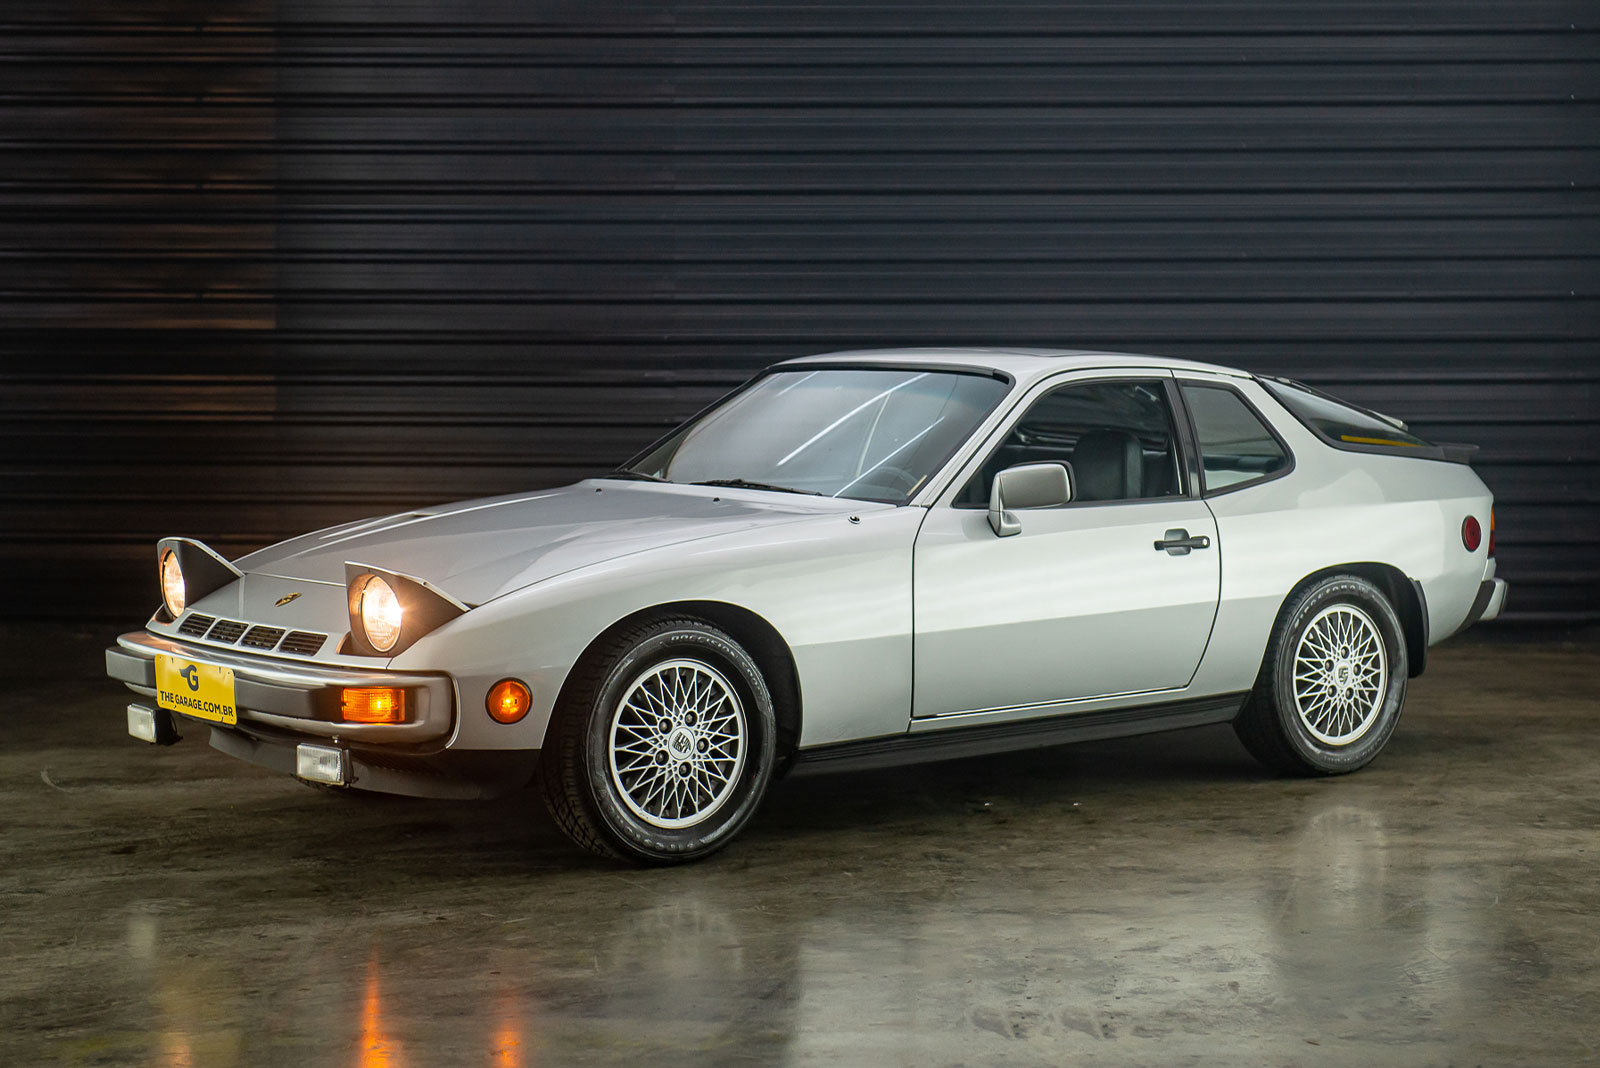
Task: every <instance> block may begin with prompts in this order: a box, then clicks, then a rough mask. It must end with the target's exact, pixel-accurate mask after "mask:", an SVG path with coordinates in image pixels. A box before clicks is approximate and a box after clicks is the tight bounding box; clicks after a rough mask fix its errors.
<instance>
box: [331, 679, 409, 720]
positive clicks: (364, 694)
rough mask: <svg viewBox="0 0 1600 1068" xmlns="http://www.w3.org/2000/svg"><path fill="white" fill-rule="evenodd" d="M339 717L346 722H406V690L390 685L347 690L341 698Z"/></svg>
mask: <svg viewBox="0 0 1600 1068" xmlns="http://www.w3.org/2000/svg"><path fill="white" fill-rule="evenodd" d="M339 718H340V719H343V720H344V721H345V722H346V723H404V722H405V721H406V692H405V691H404V690H396V689H394V688H392V687H389V686H367V687H363V688H361V689H359V690H346V691H344V693H343V694H342V695H341V696H340V698H339Z"/></svg>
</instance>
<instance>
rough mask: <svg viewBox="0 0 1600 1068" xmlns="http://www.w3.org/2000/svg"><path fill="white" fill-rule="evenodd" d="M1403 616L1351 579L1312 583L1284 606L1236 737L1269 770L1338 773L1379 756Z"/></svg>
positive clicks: (1399, 698)
mask: <svg viewBox="0 0 1600 1068" xmlns="http://www.w3.org/2000/svg"><path fill="white" fill-rule="evenodd" d="M1407 668H1408V664H1407V660H1406V644H1405V637H1404V634H1403V632H1402V630H1401V627H1400V619H1399V617H1398V616H1397V615H1396V614H1395V610H1394V607H1393V606H1392V605H1391V604H1390V603H1389V600H1388V598H1387V597H1386V596H1384V594H1383V591H1382V590H1380V589H1378V587H1377V586H1374V585H1373V584H1372V583H1371V582H1368V581H1367V580H1366V579H1363V578H1360V577H1358V576H1355V575H1334V576H1331V577H1329V578H1325V579H1322V580H1320V581H1318V582H1315V583H1312V584H1311V585H1310V586H1307V587H1306V588H1305V589H1304V590H1301V591H1300V592H1299V593H1297V594H1296V595H1295V596H1294V597H1293V598H1292V599H1291V600H1290V602H1289V603H1288V604H1287V605H1285V606H1284V609H1283V613H1282V614H1281V615H1280V617H1279V619H1278V622H1277V625H1276V626H1275V627H1274V628H1273V633H1272V640H1271V641H1270V642H1269V643H1268V646H1267V654H1266V657H1265V659H1264V660H1263V662H1262V665H1261V674H1260V676H1259V677H1258V678H1257V680H1256V685H1255V689H1254V690H1253V691H1252V692H1251V695H1250V699H1249V701H1248V702H1247V703H1246V705H1245V707H1244V710H1243V711H1242V712H1240V713H1239V717H1238V719H1237V720H1235V721H1234V730H1235V731H1236V732H1237V733H1238V735H1239V740H1240V741H1242V742H1243V743H1244V745H1245V748H1246V749H1248V750H1250V752H1251V753H1252V754H1253V755H1254V756H1255V757H1256V758H1257V759H1258V760H1260V761H1261V762H1262V763H1264V764H1266V765H1267V766H1268V767H1271V768H1274V769H1276V770H1278V771H1281V772H1284V773H1286V774H1291V775H1338V774H1342V773H1344V772H1349V771H1355V770H1356V769H1357V768H1361V767H1364V766H1366V765H1367V764H1368V763H1370V762H1371V761H1372V759H1373V758H1374V757H1376V756H1377V755H1378V753H1379V752H1380V751H1381V750H1382V749H1383V747H1384V745H1385V744H1386V743H1387V742H1388V741H1389V736H1390V735H1391V734H1393V733H1394V728H1395V725H1396V724H1397V723H1398V722H1399V721H1400V711H1401V708H1402V706H1403V705H1404V704H1405V694H1406V677H1407V673H1408V672H1407Z"/></svg>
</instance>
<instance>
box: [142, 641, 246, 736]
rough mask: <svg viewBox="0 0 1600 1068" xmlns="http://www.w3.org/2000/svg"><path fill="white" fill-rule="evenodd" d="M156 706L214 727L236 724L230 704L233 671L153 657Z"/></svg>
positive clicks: (235, 706)
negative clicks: (208, 721) (218, 724)
mask: <svg viewBox="0 0 1600 1068" xmlns="http://www.w3.org/2000/svg"><path fill="white" fill-rule="evenodd" d="M156 704H158V705H160V706H161V707H162V708H165V709H166V710H167V711H169V712H182V713H183V714H184V715H186V716H193V717H194V718H195V719H206V720H210V721H211V722H213V723H237V722H239V709H238V706H237V705H235V704H234V703H233V669H232V668H225V667H212V666H211V665H210V664H196V663H195V662H194V661H192V660H184V659H182V658H180V657H176V656H166V655H164V654H158V655H157V656H156Z"/></svg>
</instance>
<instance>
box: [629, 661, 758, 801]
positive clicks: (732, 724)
mask: <svg viewBox="0 0 1600 1068" xmlns="http://www.w3.org/2000/svg"><path fill="white" fill-rule="evenodd" d="M747 735H748V728H747V725H746V721H745V712H744V705H743V703H742V702H741V701H740V700H739V696H738V693H737V691H736V690H735V689H734V686H733V684H732V683H731V682H729V681H728V679H727V678H726V677H725V676H724V675H723V674H722V673H721V672H720V671H718V670H717V669H716V668H714V667H712V666H711V665H710V664H707V663H705V662H703V661H700V660H691V659H677V660H668V661H665V662H663V663H660V664H656V665H653V666H652V667H650V668H649V669H648V670H646V671H645V672H644V673H643V674H641V675H639V676H638V678H636V679H634V681H633V683H632V684H631V685H630V686H629V687H628V689H627V692H626V694H625V695H624V696H623V698H622V700H621V701H620V702H619V703H618V704H617V707H616V709H615V710H614V711H613V712H612V716H611V729H610V747H609V748H610V772H611V781H612V784H613V785H614V786H615V787H616V790H617V794H618V796H619V797H620V798H621V800H622V803H623V804H624V805H626V806H627V807H628V810H629V811H630V812H632V813H633V814H634V815H635V816H637V817H638V818H639V819H641V820H643V821H644V822H645V823H648V824H650V825H651V826H653V827H660V828H663V829H666V830H676V829H678V828H683V827H690V826H693V825H694V824H697V823H699V822H701V821H702V820H705V819H706V818H707V817H709V816H711V815H713V814H714V813H715V812H716V811H717V810H718V809H720V808H721V807H722V806H723V805H724V804H725V803H726V802H727V800H728V798H729V797H730V796H732V794H733V790H734V786H735V785H736V784H737V783H738V781H739V774H740V772H741V771H743V770H744V762H745V752H746V749H747V747H748V746H747Z"/></svg>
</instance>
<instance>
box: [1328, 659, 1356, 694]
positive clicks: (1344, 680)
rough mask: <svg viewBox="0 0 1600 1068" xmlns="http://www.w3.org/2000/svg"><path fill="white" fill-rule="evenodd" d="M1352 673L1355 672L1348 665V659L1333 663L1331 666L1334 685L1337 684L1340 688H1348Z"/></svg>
mask: <svg viewBox="0 0 1600 1068" xmlns="http://www.w3.org/2000/svg"><path fill="white" fill-rule="evenodd" d="M1354 673H1355V671H1354V669H1353V668H1352V667H1351V666H1350V661H1348V660H1341V661H1339V662H1338V663H1337V664H1335V665H1334V666H1333V682H1334V685H1336V686H1338V687H1339V689H1341V690H1343V689H1346V688H1348V687H1349V685H1350V682H1351V676H1352V675H1353V674H1354Z"/></svg>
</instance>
